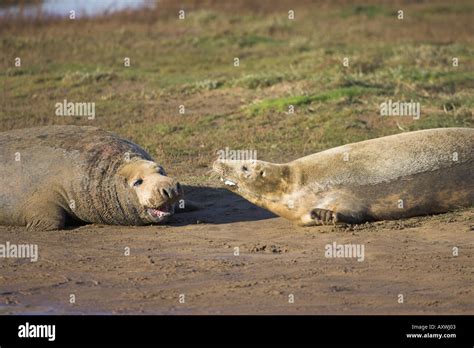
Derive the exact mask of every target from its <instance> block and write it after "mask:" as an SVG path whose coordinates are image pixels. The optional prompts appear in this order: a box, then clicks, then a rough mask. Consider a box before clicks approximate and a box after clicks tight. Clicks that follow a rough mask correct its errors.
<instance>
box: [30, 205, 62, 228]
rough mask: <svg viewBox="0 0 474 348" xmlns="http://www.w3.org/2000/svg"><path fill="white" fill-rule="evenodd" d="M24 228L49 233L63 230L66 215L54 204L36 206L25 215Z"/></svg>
mask: <svg viewBox="0 0 474 348" xmlns="http://www.w3.org/2000/svg"><path fill="white" fill-rule="evenodd" d="M25 220H26V228H27V229H28V230H37V231H51V230H60V229H63V228H64V223H65V221H66V214H65V212H64V210H63V209H62V208H61V207H59V206H57V205H55V204H52V203H51V204H44V205H39V206H36V207H35V208H34V209H33V210H28V212H27V213H26V218H25Z"/></svg>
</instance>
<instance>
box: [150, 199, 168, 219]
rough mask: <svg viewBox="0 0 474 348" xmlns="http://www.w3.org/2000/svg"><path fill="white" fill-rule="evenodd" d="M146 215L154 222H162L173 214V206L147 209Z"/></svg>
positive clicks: (166, 205)
mask: <svg viewBox="0 0 474 348" xmlns="http://www.w3.org/2000/svg"><path fill="white" fill-rule="evenodd" d="M146 211H147V212H148V214H150V215H151V217H152V218H153V219H154V220H156V221H163V220H165V219H166V218H168V217H170V216H171V215H173V214H174V205H173V204H167V203H166V204H163V205H162V206H160V207H158V208H147V210H146Z"/></svg>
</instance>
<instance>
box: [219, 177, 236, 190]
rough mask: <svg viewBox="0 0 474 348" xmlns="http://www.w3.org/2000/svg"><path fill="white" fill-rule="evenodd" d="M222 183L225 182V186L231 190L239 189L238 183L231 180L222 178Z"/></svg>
mask: <svg viewBox="0 0 474 348" xmlns="http://www.w3.org/2000/svg"><path fill="white" fill-rule="evenodd" d="M221 181H223V182H224V185H226V186H229V188H230V189H236V188H237V183H236V182H235V181H232V180H229V179H223V178H221Z"/></svg>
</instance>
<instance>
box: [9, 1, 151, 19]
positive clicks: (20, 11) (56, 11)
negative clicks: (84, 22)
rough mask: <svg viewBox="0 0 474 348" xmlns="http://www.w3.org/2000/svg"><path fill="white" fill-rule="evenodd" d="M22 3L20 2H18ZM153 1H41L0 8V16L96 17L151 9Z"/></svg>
mask: <svg viewBox="0 0 474 348" xmlns="http://www.w3.org/2000/svg"><path fill="white" fill-rule="evenodd" d="M18 3H22V1H21V0H20V1H18ZM154 4H155V0H43V1H39V2H33V3H31V4H30V3H28V2H24V5H23V6H20V5H19V4H17V5H13V6H6V7H1V8H0V16H13V17H18V16H25V17H38V16H40V15H42V16H55V17H65V18H69V15H70V11H71V10H74V11H75V15H76V18H81V17H90V16H96V15H100V14H104V13H112V12H116V11H120V10H125V9H130V10H133V9H139V8H142V7H152V6H153V5H154Z"/></svg>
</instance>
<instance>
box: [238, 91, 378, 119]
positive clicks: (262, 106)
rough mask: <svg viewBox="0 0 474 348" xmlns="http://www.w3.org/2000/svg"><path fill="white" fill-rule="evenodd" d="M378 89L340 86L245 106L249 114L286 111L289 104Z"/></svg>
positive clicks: (353, 95)
mask: <svg viewBox="0 0 474 348" xmlns="http://www.w3.org/2000/svg"><path fill="white" fill-rule="evenodd" d="M378 91H379V89H378V88H371V87H369V88H366V87H359V86H352V87H341V88H336V89H332V90H330V91H327V92H323V93H320V94H315V95H300V96H291V97H285V98H276V99H267V100H263V101H260V102H258V103H256V104H253V105H250V106H249V107H248V108H247V112H248V113H249V114H250V115H259V114H263V113H266V112H268V111H288V107H289V106H290V105H293V106H295V107H296V106H301V105H307V104H311V103H313V102H328V101H333V100H338V99H341V98H354V97H357V96H360V95H363V94H372V93H374V92H378Z"/></svg>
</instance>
